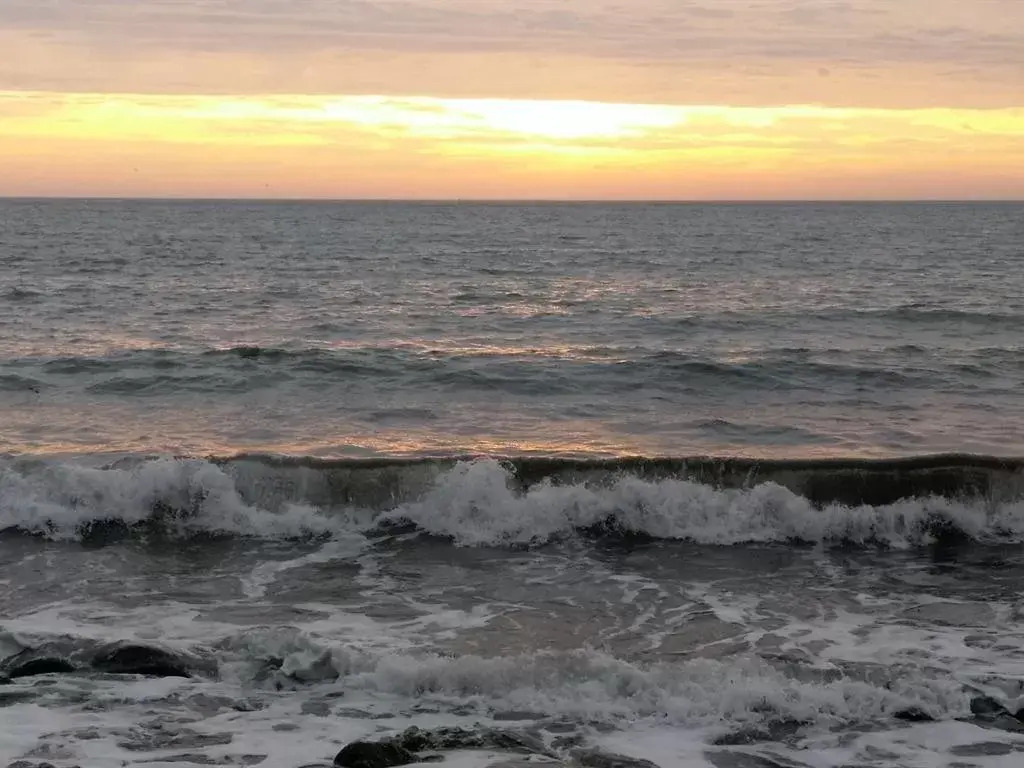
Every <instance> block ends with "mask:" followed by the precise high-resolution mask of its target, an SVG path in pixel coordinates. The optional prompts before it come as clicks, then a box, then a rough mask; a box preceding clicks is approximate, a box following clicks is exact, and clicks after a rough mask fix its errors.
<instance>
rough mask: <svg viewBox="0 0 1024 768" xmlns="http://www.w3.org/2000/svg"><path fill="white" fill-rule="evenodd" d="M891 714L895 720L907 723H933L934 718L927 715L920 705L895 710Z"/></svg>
mask: <svg viewBox="0 0 1024 768" xmlns="http://www.w3.org/2000/svg"><path fill="white" fill-rule="evenodd" d="M892 716H893V717H894V718H896V719H897V720H903V721H904V722H907V723H934V722H935V718H934V717H932V716H931V715H929V714H928V713H927V712H925V711H924V710H923V709H921V708H920V707H907V708H906V709H901V710H899V711H897V712H893V713H892Z"/></svg>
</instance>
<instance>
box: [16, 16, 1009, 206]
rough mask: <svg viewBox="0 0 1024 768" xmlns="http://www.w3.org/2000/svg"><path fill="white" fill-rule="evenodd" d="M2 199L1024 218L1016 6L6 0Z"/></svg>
mask: <svg viewBox="0 0 1024 768" xmlns="http://www.w3.org/2000/svg"><path fill="white" fill-rule="evenodd" d="M0 51H2V52H3V53H2V55H0V195H24V196H36V195H41V196H50V195H54V196H118V197H120V196H129V197H130V196H153V197H271V198H279V197H286V198H305V197H308V198H431V199H437V198H463V199H473V198H501V199H515V198H527V199H566V198H569V199H687V200H690V199H693V200H700V199H906V198H912V199H936V198H938V199H993V198H994V199H1009V198H1012V199H1021V198H1024V0H617V1H615V0H613V1H612V2H605V0H501V1H499V0H138V1H131V0H0Z"/></svg>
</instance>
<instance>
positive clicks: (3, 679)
mask: <svg viewBox="0 0 1024 768" xmlns="http://www.w3.org/2000/svg"><path fill="white" fill-rule="evenodd" d="M10 684H11V678H10V677H8V676H7V675H6V674H2V673H0V685H10Z"/></svg>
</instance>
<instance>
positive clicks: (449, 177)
mask: <svg viewBox="0 0 1024 768" xmlns="http://www.w3.org/2000/svg"><path fill="white" fill-rule="evenodd" d="M940 160H941V163H940V162H939V161H940ZM0 164H2V167H3V168H4V169H5V173H4V174H3V178H0V193H5V194H126V195H131V194H153V195H168V196H190V195H193V196H203V195H212V196H261V195H265V196H289V197H290V196H310V197H321V196H323V197H346V196H355V197H403V196H409V197H447V196H452V197H518V196H525V197H575V196H583V197H590V196H594V197H641V198H643V197H697V198H700V197H734V198H735V197H806V196H825V197H837V196H838V197H843V196H854V197H856V196H868V197H872V196H874V197H885V196H894V197H902V196H918V197H920V196H926V197H934V196H938V197H943V196H945V197H963V196H967V197H970V196H976V195H981V194H982V192H981V191H979V190H983V192H984V194H985V195H987V196H996V197H998V196H1007V197H1010V196H1021V195H1024V109H1020V108H1010V109H998V110H997V109H992V110H981V109H978V110H970V109H906V110H898V109H853V108H831V107H820V106H806V105H797V106H782V107H759V108H755V107H729V106H700V105H696V106H685V105H682V106H680V105H657V104H606V103H599V102H585V101H540V100H507V99H441V98H430V97H394V96H272V97H271V96H233V97H225V96H208V95H203V96H189V95H159V96H157V95H133V94H75V93H45V92H0ZM940 165H941V167H939V166H940ZM940 178H941V179H943V181H942V182H941V183H942V184H944V185H945V187H944V188H941V189H938V188H936V183H937V180H939V179H940ZM865 192H867V194H866V195H865Z"/></svg>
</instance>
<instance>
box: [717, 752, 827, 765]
mask: <svg viewBox="0 0 1024 768" xmlns="http://www.w3.org/2000/svg"><path fill="white" fill-rule="evenodd" d="M704 756H705V757H706V758H707V759H708V761H709V762H710V763H711V764H712V765H713V766H715V768H798V766H803V763H795V762H792V761H790V760H787V761H785V762H776V761H775V760H772V759H771V758H768V757H764V756H763V755H748V754H746V753H744V752H706V753H704ZM806 768H810V766H807V767H806Z"/></svg>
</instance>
